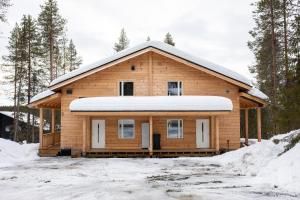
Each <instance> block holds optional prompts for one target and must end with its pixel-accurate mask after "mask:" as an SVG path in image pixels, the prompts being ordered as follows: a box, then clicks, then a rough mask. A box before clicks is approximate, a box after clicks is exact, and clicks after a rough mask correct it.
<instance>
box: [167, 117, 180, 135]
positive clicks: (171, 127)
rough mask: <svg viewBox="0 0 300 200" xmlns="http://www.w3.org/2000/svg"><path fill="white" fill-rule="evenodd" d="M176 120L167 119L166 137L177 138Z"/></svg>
mask: <svg viewBox="0 0 300 200" xmlns="http://www.w3.org/2000/svg"><path fill="white" fill-rule="evenodd" d="M178 131H179V130H178V120H169V121H168V137H169V138H177V137H178Z"/></svg>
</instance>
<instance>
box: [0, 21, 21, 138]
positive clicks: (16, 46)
mask: <svg viewBox="0 0 300 200" xmlns="http://www.w3.org/2000/svg"><path fill="white" fill-rule="evenodd" d="M20 33H21V29H20V27H19V25H18V24H16V25H15V27H14V28H13V30H12V31H11V34H10V37H9V42H8V46H7V50H8V55H6V56H3V60H4V61H5V63H4V65H3V66H4V71H5V72H6V74H7V75H6V76H5V79H6V81H7V84H12V85H13V88H14V89H13V94H12V96H13V101H14V124H13V140H14V141H16V140H17V134H18V128H17V121H18V120H17V109H16V108H17V95H18V94H17V91H18V83H19V81H18V79H19V77H20V76H19V73H20V71H21V69H20ZM9 96H11V95H10V94H9Z"/></svg>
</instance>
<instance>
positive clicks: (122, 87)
mask: <svg viewBox="0 0 300 200" xmlns="http://www.w3.org/2000/svg"><path fill="white" fill-rule="evenodd" d="M128 82H130V83H132V85H133V89H132V90H133V91H132V96H134V82H133V81H130V80H127V81H119V84H118V88H119V96H124V83H128ZM120 84H121V88H120Z"/></svg>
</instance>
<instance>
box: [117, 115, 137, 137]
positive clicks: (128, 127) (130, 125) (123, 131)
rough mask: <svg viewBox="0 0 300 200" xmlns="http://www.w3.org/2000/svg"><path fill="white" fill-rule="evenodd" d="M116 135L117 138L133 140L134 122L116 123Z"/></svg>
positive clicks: (122, 121)
mask: <svg viewBox="0 0 300 200" xmlns="http://www.w3.org/2000/svg"><path fill="white" fill-rule="evenodd" d="M118 127H119V130H118V133H119V138H123V139H127V138H134V128H135V126H134V120H133V119H122V120H119V121H118Z"/></svg>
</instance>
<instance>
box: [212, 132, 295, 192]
mask: <svg viewBox="0 0 300 200" xmlns="http://www.w3.org/2000/svg"><path fill="white" fill-rule="evenodd" d="M297 135H300V130H296V131H291V132H289V133H287V134H281V135H277V136H274V137H273V138H271V139H269V140H263V141H262V142H261V143H255V144H253V145H250V146H248V147H244V148H241V149H238V150H236V151H232V152H229V153H225V154H223V155H220V156H216V157H214V158H212V159H213V160H215V161H218V162H219V163H220V164H222V165H223V166H224V168H225V169H226V170H229V171H233V172H235V173H240V174H241V175H246V176H255V178H254V179H253V181H254V183H257V184H268V185H272V186H274V187H280V188H284V189H286V190H289V191H293V192H300V171H299V170H300V143H297V144H296V145H295V146H294V147H293V148H291V149H290V150H288V151H286V152H284V149H285V146H286V145H287V144H289V142H290V141H291V140H292V138H294V137H296V136H297ZM274 141H277V142H276V143H277V144H276V143H275V142H274ZM283 152H284V153H283ZM280 154H281V155H280Z"/></svg>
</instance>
